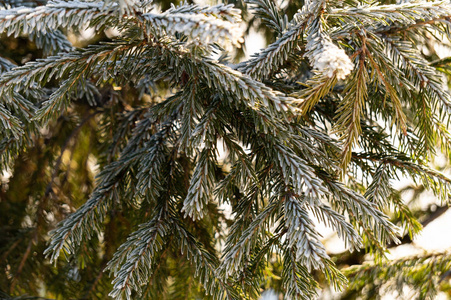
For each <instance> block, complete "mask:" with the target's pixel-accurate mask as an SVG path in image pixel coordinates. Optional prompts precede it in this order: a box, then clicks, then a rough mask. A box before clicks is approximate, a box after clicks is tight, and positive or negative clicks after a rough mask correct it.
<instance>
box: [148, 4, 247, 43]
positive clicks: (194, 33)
mask: <svg viewBox="0 0 451 300" xmlns="http://www.w3.org/2000/svg"><path fill="white" fill-rule="evenodd" d="M217 14H220V10H218V12H217ZM142 18H143V19H144V20H146V21H147V22H149V23H150V25H151V27H149V28H147V29H146V31H147V34H148V35H152V31H155V32H158V35H159V36H165V35H166V34H170V35H175V34H176V33H183V34H184V35H186V36H189V37H191V39H192V40H193V43H194V44H199V45H208V44H214V43H219V44H221V45H228V44H229V43H231V44H232V45H234V46H236V47H240V45H241V43H243V42H244V40H243V37H242V32H241V30H240V28H239V25H238V24H237V23H236V24H235V23H231V22H229V21H224V20H222V19H221V18H216V17H214V14H213V13H210V14H209V15H203V14H183V13H174V12H172V11H170V10H169V11H166V12H164V13H162V14H153V13H147V14H143V15H142Z"/></svg>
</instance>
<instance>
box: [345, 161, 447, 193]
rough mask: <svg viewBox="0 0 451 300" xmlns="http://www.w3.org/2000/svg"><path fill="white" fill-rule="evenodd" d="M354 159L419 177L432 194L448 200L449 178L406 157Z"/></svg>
mask: <svg viewBox="0 0 451 300" xmlns="http://www.w3.org/2000/svg"><path fill="white" fill-rule="evenodd" d="M353 156H354V157H355V158H358V159H367V160H371V161H377V162H380V163H383V164H389V165H390V166H392V167H394V168H396V169H398V170H400V171H401V172H404V173H405V172H406V173H408V174H409V175H410V176H411V177H413V179H415V178H417V177H419V178H421V180H422V183H423V185H424V186H425V187H426V188H428V189H431V190H432V191H433V192H434V194H436V195H439V196H440V197H441V199H442V200H443V201H448V200H449V197H448V196H449V192H450V188H451V178H449V177H448V176H446V175H445V174H443V173H441V172H439V171H436V170H433V169H431V168H429V167H427V166H425V165H421V164H417V163H414V162H411V161H410V160H409V159H408V158H407V157H406V156H404V155H402V154H398V155H376V154H370V153H359V154H353Z"/></svg>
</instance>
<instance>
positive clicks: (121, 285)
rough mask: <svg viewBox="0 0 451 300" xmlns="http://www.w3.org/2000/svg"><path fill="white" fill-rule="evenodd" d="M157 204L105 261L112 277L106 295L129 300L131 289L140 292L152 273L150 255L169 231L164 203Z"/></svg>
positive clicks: (162, 241) (153, 253)
mask: <svg viewBox="0 0 451 300" xmlns="http://www.w3.org/2000/svg"><path fill="white" fill-rule="evenodd" d="M161 206H162V207H160V208H159V209H158V210H157V212H156V213H155V216H154V217H153V218H152V220H150V221H149V222H147V223H145V224H142V225H140V228H139V229H138V230H137V231H135V232H134V233H133V234H132V235H131V236H130V237H129V238H128V239H127V241H126V242H125V243H123V244H122V245H121V246H120V247H119V249H118V250H117V252H116V253H115V254H114V257H113V259H112V260H111V261H110V262H109V263H108V266H107V270H110V271H111V272H113V273H114V276H115V279H114V280H113V285H114V287H113V290H112V291H111V292H110V293H109V296H110V297H113V298H115V299H122V298H123V297H125V298H126V299H128V300H129V299H132V297H131V295H132V290H136V291H137V292H138V294H140V292H141V286H142V285H143V284H145V283H146V282H147V281H148V280H149V278H150V276H152V273H153V270H152V269H153V265H154V264H155V259H154V257H155V256H156V254H157V253H158V252H159V251H160V250H161V249H162V248H163V245H164V243H165V237H166V236H168V234H169V233H171V232H172V228H171V226H170V224H169V221H168V220H167V218H168V216H167V215H166V212H165V209H164V206H163V205H161Z"/></svg>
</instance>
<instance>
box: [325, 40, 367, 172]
mask: <svg viewBox="0 0 451 300" xmlns="http://www.w3.org/2000/svg"><path fill="white" fill-rule="evenodd" d="M363 47H365V46H363ZM362 52H363V51H361V52H360V54H359V55H358V56H357V59H358V67H357V68H356V70H355V71H354V72H353V73H352V75H351V76H350V79H349V81H348V83H347V85H346V87H345V89H344V91H343V93H344V94H345V97H344V98H343V100H342V101H341V103H340V106H339V108H338V110H337V122H336V124H335V130H334V132H335V133H338V134H339V135H340V136H341V137H340V138H341V140H343V154H342V155H343V159H342V162H341V169H342V170H343V172H344V171H345V170H346V168H347V166H348V164H349V162H350V161H351V156H352V148H353V146H354V145H355V144H356V143H357V142H358V139H359V136H360V134H361V132H362V128H361V127H360V118H361V116H362V114H363V109H364V108H365V102H366V100H367V98H368V90H367V88H368V87H367V82H368V81H369V78H368V73H367V69H366V67H365V55H364V54H363V53H362Z"/></svg>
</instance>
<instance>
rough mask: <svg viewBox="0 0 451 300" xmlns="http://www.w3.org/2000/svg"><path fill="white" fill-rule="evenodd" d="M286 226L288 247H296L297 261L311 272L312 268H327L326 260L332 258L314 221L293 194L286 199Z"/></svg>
mask: <svg viewBox="0 0 451 300" xmlns="http://www.w3.org/2000/svg"><path fill="white" fill-rule="evenodd" d="M284 205H285V206H284V212H285V227H286V229H287V234H286V236H287V243H286V247H288V248H292V249H295V253H296V261H297V262H300V263H301V264H302V265H303V266H305V267H306V268H307V270H308V271H309V272H311V270H312V269H325V267H326V264H325V263H324V261H325V260H330V257H329V255H327V253H326V249H325V248H324V245H323V244H322V243H321V241H320V240H319V239H320V235H319V233H318V232H317V231H316V230H315V228H314V224H313V221H312V220H311V219H310V217H309V216H308V213H307V212H306V210H305V209H304V207H303V206H302V205H301V203H300V202H299V201H298V200H297V199H296V198H295V197H293V196H291V195H287V196H285V199H284Z"/></svg>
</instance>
